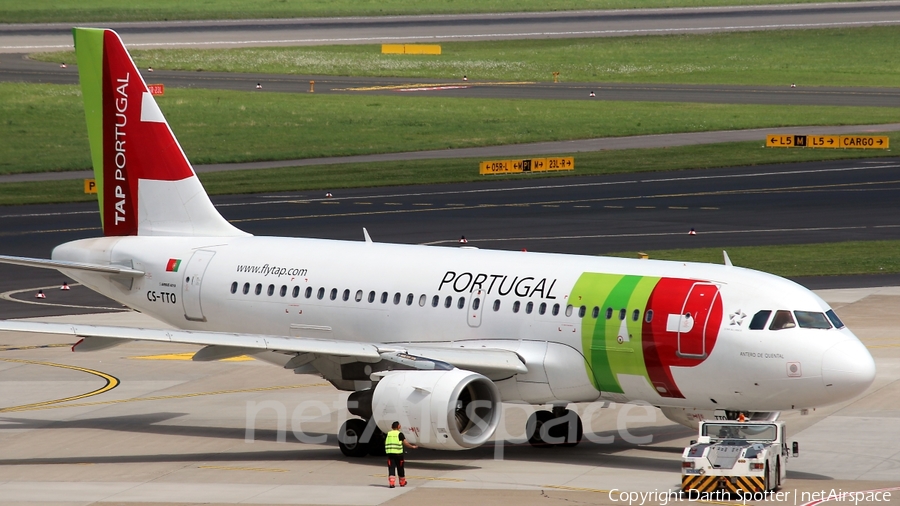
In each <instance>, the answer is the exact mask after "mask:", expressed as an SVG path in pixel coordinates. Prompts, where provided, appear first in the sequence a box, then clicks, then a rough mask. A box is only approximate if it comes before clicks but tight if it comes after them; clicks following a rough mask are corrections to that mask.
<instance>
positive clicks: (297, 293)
mask: <svg viewBox="0 0 900 506" xmlns="http://www.w3.org/2000/svg"><path fill="white" fill-rule="evenodd" d="M299 296H300V287H299V286H295V287H294V289H293V290H292V291H291V297H293V298H295V299H296V298H297V297H299Z"/></svg>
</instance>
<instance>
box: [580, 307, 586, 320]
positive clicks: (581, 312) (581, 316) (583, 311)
mask: <svg viewBox="0 0 900 506" xmlns="http://www.w3.org/2000/svg"><path fill="white" fill-rule="evenodd" d="M586 312H587V308H586V307H584V306H581V307H580V308H578V317H579V318H584V314H585V313H586Z"/></svg>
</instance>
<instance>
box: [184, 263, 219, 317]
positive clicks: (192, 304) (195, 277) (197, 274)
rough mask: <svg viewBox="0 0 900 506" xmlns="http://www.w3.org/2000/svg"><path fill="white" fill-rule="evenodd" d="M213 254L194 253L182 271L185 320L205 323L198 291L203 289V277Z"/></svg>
mask: <svg viewBox="0 0 900 506" xmlns="http://www.w3.org/2000/svg"><path fill="white" fill-rule="evenodd" d="M215 254H216V253H215V251H206V250H197V251H195V252H194V254H193V255H192V256H191V259H190V260H189V261H188V264H187V268H186V269H185V270H184V277H183V278H182V280H181V303H182V304H183V305H184V317H185V319H187V320H190V321H194V322H205V321H206V316H204V315H203V307H202V305H201V303H200V291H201V288H202V287H203V275H204V273H206V268H207V267H208V266H209V262H210V261H211V260H212V257H213V256H214V255H215Z"/></svg>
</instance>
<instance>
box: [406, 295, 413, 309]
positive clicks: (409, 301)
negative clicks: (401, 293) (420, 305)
mask: <svg viewBox="0 0 900 506" xmlns="http://www.w3.org/2000/svg"><path fill="white" fill-rule="evenodd" d="M414 299H415V295H413V294H411V293H410V294H408V295H407V296H406V305H407V306H412V303H413V300H414Z"/></svg>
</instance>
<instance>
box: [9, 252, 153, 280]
mask: <svg viewBox="0 0 900 506" xmlns="http://www.w3.org/2000/svg"><path fill="white" fill-rule="evenodd" d="M0 263H4V264H12V265H24V266H26V267H39V268H41V269H57V270H61V269H69V270H76V271H91V272H99V273H101V274H109V275H111V276H131V277H134V278H139V277H141V276H143V275H144V271H139V270H137V269H132V268H130V267H125V266H121V265H99V264H85V263H80V262H66V261H63V260H46V259H43V258H26V257H12V256H7V255H0Z"/></svg>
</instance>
